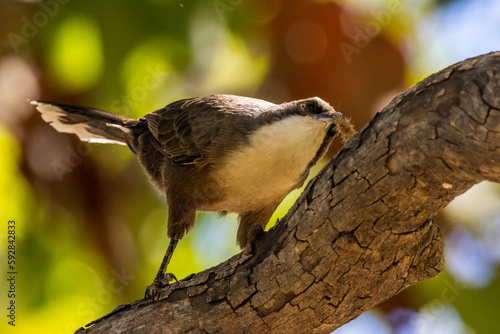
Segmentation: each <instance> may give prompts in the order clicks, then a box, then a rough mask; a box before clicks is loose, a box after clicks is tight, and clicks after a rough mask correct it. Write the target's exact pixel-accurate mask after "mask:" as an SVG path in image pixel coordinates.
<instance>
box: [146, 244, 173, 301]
mask: <svg viewBox="0 0 500 334" xmlns="http://www.w3.org/2000/svg"><path fill="white" fill-rule="evenodd" d="M178 242H179V239H178V238H171V239H170V243H169V245H168V248H167V251H166V252H165V256H164V257H163V261H161V264H160V269H158V273H157V274H156V277H155V279H154V280H153V283H152V284H151V285H150V286H148V287H147V288H146V295H145V298H146V299H153V300H157V299H158V298H159V297H160V289H161V288H162V287H164V286H165V283H164V281H165V280H166V281H167V284H168V283H170V281H172V280H174V279H175V280H176V281H177V278H176V277H175V275H174V274H172V273H165V271H166V270H167V266H168V264H169V263H170V259H171V258H172V254H174V250H175V246H177V243H178Z"/></svg>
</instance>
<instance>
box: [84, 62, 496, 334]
mask: <svg viewBox="0 0 500 334" xmlns="http://www.w3.org/2000/svg"><path fill="white" fill-rule="evenodd" d="M483 180H490V181H495V182H500V53H493V54H489V55H484V56H479V57H475V58H471V59H468V60H465V61H463V62H460V63H457V64H455V65H453V66H450V67H448V68H446V69H444V70H442V71H440V72H438V73H436V74H434V75H431V76H430V77H428V78H426V79H425V80H423V81H421V82H420V83H418V84H416V85H415V86H413V87H412V88H410V89H408V90H407V91H406V92H404V93H402V94H400V95H398V96H396V97H395V98H394V99H393V100H392V101H391V103H390V104H389V105H388V106H386V107H385V108H384V109H383V110H382V111H381V112H380V113H378V114H377V115H375V117H374V118H373V119H372V121H371V122H370V123H369V124H368V125H367V126H365V127H364V128H363V129H362V130H361V131H359V132H358V133H357V134H356V135H355V136H354V137H353V138H352V139H351V140H350V141H349V142H347V143H346V145H344V147H343V148H342V149H341V151H340V152H339V153H338V154H337V155H336V156H335V157H334V158H333V159H332V160H331V161H330V162H329V163H328V165H327V166H326V167H325V168H324V169H323V170H322V171H321V172H320V174H319V175H318V176H317V177H316V178H315V179H313V180H312V181H311V182H310V183H309V185H308V186H307V188H306V190H305V191H304V193H303V194H302V196H301V197H300V198H299V199H298V200H297V202H296V203H295V205H294V206H293V207H292V209H291V210H290V211H289V212H288V214H287V215H286V217H285V218H284V219H282V220H281V221H280V222H279V224H277V226H276V227H275V228H273V229H272V230H271V231H269V232H268V233H266V234H265V236H264V237H263V238H261V239H259V241H258V243H257V245H256V251H255V254H254V255H253V256H249V255H245V254H243V253H241V254H238V255H236V256H234V257H232V258H231V259H229V260H227V261H225V262H223V263H221V264H220V265H218V266H216V267H213V268H210V269H208V270H206V271H203V272H201V273H198V274H197V275H195V276H194V277H193V278H191V279H189V280H185V281H180V282H178V283H175V284H172V285H170V286H168V287H167V288H166V289H165V290H164V291H163V293H162V297H161V300H160V301H159V302H157V303H146V302H145V301H142V300H139V301H136V302H134V303H132V304H127V305H122V306H120V307H119V308H118V309H117V310H115V311H113V312H112V313H111V314H109V315H107V316H105V317H103V318H101V319H98V320H96V321H95V322H93V323H92V324H91V325H92V326H91V327H88V328H86V329H83V328H82V329H80V330H79V331H77V332H78V333H83V332H87V333H125V332H126V333H145V332H147V333H205V332H208V333H219V332H224V333H329V332H331V331H333V330H334V329H336V328H338V327H340V326H341V325H343V324H345V323H347V322H348V321H350V320H352V319H354V318H356V317H357V316H359V315H360V314H361V313H362V312H364V311H366V310H368V309H370V308H371V307H373V306H375V305H376V304H378V303H380V302H382V301H384V300H386V299H388V298H390V297H391V296H393V295H395V294H397V293H398V292H400V291H401V290H403V289H405V288H407V287H408V286H410V285H412V284H415V283H417V282H419V281H422V280H425V279H428V278H431V277H434V276H436V275H437V274H438V273H439V272H440V271H441V270H442V269H443V264H444V259H443V246H444V240H443V237H442V235H441V234H440V232H439V228H438V226H437V225H436V224H435V223H434V221H433V220H432V217H433V216H434V215H435V214H436V213H437V212H438V211H440V210H441V209H442V208H443V207H445V206H446V205H447V204H448V203H449V202H450V201H451V200H452V199H453V198H455V197H456V196H457V195H459V194H461V193H463V192H465V191H466V190H467V189H469V188H470V187H471V186H472V185H474V184H476V183H478V182H480V181H483Z"/></svg>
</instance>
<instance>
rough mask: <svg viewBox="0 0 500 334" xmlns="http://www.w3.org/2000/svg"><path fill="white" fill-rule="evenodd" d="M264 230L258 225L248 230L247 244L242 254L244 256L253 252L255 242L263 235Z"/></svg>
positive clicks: (253, 225)
mask: <svg viewBox="0 0 500 334" xmlns="http://www.w3.org/2000/svg"><path fill="white" fill-rule="evenodd" d="M264 233H265V232H264V230H263V229H262V225H260V224H252V225H251V226H250V228H249V229H248V233H247V242H246V245H245V249H244V250H243V253H245V254H246V255H251V254H253V253H254V251H255V243H256V241H257V240H258V239H259V238H261V237H262V236H263V235H264Z"/></svg>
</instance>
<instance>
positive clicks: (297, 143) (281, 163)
mask: <svg viewBox="0 0 500 334" xmlns="http://www.w3.org/2000/svg"><path fill="white" fill-rule="evenodd" d="M327 129H328V123H326V122H323V121H317V120H315V119H313V118H312V117H303V116H293V117H288V118H286V119H283V120H280V121H277V122H274V123H271V124H269V125H265V126H263V127H261V128H260V129H258V130H256V131H254V132H253V133H252V134H251V135H250V137H249V141H248V142H249V145H248V144H245V145H242V146H240V147H239V148H237V149H236V150H234V151H232V152H231V153H229V154H228V155H227V156H226V157H225V159H224V161H223V163H222V165H221V166H220V168H217V172H216V174H215V175H214V177H215V179H216V180H217V182H218V183H219V184H220V185H221V190H222V191H223V193H224V194H225V196H224V200H223V201H221V203H220V206H221V207H218V208H216V209H217V210H225V211H230V212H237V213H242V212H248V211H252V210H255V209H256V208H260V207H263V206H265V205H266V204H267V203H269V204H271V203H276V202H277V203H279V202H281V200H282V199H283V198H284V197H285V196H286V195H287V194H288V193H289V192H290V191H291V190H293V189H294V188H296V186H297V183H298V182H299V181H300V180H301V177H302V176H303V175H304V172H305V171H306V169H307V167H308V165H309V163H310V161H311V160H312V159H313V158H314V156H315V155H316V152H317V151H318V149H319V148H320V146H321V144H322V142H323V140H324V137H325V135H326V132H327Z"/></svg>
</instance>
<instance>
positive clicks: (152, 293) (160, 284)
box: [144, 273, 177, 301]
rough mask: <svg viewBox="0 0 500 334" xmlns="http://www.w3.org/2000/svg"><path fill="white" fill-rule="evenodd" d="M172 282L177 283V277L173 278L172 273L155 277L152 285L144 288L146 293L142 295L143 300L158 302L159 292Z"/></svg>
mask: <svg viewBox="0 0 500 334" xmlns="http://www.w3.org/2000/svg"><path fill="white" fill-rule="evenodd" d="M173 280H175V281H176V282H177V277H175V275H174V274H172V273H165V274H164V275H157V276H156V277H155V279H154V280H153V283H151V285H150V286H148V287H147V288H146V293H145V294H144V298H145V299H149V300H152V301H157V300H159V299H160V292H161V290H162V289H163V288H164V287H166V286H167V285H169V284H170V282H171V281H173Z"/></svg>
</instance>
